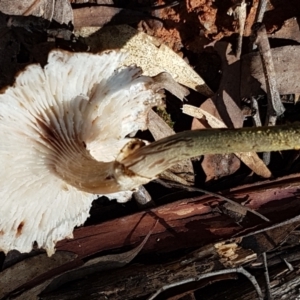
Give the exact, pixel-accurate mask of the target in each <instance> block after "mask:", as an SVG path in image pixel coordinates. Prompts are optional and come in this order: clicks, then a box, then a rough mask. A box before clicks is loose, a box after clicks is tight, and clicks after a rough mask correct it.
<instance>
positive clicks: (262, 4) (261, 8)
mask: <svg viewBox="0 0 300 300" xmlns="http://www.w3.org/2000/svg"><path fill="white" fill-rule="evenodd" d="M267 3H268V0H260V1H259V4H258V9H257V13H256V18H255V23H261V22H262V21H263V18H264V14H265V11H266V7H267Z"/></svg>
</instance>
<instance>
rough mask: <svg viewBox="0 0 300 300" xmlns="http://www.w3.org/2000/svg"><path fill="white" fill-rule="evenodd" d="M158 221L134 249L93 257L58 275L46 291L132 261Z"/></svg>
mask: <svg viewBox="0 0 300 300" xmlns="http://www.w3.org/2000/svg"><path fill="white" fill-rule="evenodd" d="M156 224H157V222H156V223H155V224H154V226H153V227H152V229H151V230H150V231H149V232H148V234H147V235H146V236H145V238H144V240H143V241H142V242H141V243H140V244H139V245H138V246H137V247H135V248H133V249H132V250H129V251H127V252H124V253H120V254H111V255H105V256H100V257H97V258H94V259H91V260H89V261H87V262H86V263H85V264H84V265H83V266H81V267H79V268H76V269H74V270H71V271H69V272H66V273H64V274H62V275H61V276H58V277H56V278H55V279H54V280H53V281H52V282H51V284H50V285H49V286H48V287H47V288H46V289H45V291H44V292H45V293H48V292H50V291H52V290H54V289H57V288H58V287H59V286H61V285H62V284H65V283H67V282H70V281H73V280H76V279H79V278H83V277H85V276H88V275H90V274H93V273H96V272H101V271H107V270H112V269H116V268H121V267H123V266H125V265H127V264H128V263H130V262H131V261H132V260H133V259H134V258H135V257H136V256H137V255H138V254H139V253H140V251H141V250H142V249H143V247H144V245H145V244H146V242H147V241H148V239H149V237H150V236H151V234H152V233H153V229H154V228H155V226H156Z"/></svg>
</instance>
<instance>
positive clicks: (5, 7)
mask: <svg viewBox="0 0 300 300" xmlns="http://www.w3.org/2000/svg"><path fill="white" fill-rule="evenodd" d="M0 11H1V12H3V13H4V14H7V15H15V16H16V15H17V16H30V15H32V16H36V17H42V18H44V19H46V20H49V21H51V20H52V19H53V20H55V21H57V22H58V23H61V24H62V23H65V24H69V22H72V23H73V12H72V7H71V4H70V1H68V0H50V1H49V0H24V1H19V0H2V1H0Z"/></svg>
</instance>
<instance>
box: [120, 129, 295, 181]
mask: <svg viewBox="0 0 300 300" xmlns="http://www.w3.org/2000/svg"><path fill="white" fill-rule="evenodd" d="M288 149H300V124H293V125H289V126H276V127H269V128H267V127H258V128H241V129H207V130H193V131H185V132H180V133H177V134H175V135H173V136H169V137H167V138H164V139H161V140H159V141H156V142H153V143H152V144H150V145H148V146H145V147H142V148H140V149H138V150H136V151H135V152H134V153H133V154H131V155H129V156H128V157H126V158H125V159H123V160H122V161H121V162H120V163H121V164H122V165H123V166H124V167H125V168H126V169H127V170H129V171H131V172H133V173H134V174H136V175H139V176H141V177H145V178H149V180H151V179H153V178H155V177H156V176H157V175H158V174H160V173H161V172H163V171H164V170H166V169H168V168H169V167H171V166H172V165H174V164H175V163H177V162H179V161H181V160H184V159H187V158H192V157H195V156H199V155H203V154H224V153H233V152H263V151H280V150H288Z"/></svg>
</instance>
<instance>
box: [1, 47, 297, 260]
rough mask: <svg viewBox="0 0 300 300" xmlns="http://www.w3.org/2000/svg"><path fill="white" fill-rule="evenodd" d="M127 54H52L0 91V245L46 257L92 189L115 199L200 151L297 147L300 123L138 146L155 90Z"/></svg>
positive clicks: (84, 214) (67, 233)
mask: <svg viewBox="0 0 300 300" xmlns="http://www.w3.org/2000/svg"><path fill="white" fill-rule="evenodd" d="M124 57H125V54H124V53H122V52H120V51H111V52H106V53H102V54H88V53H68V52H64V51H58V50H56V51H52V52H51V53H50V55H49V58H48V64H47V65H46V66H45V68H44V69H43V68H41V67H40V66H39V65H31V66H29V67H28V68H27V69H26V70H24V71H23V72H22V73H21V74H20V75H18V77H17V78H16V82H15V84H14V86H13V87H10V88H7V89H6V90H5V92H4V93H3V94H2V95H0V160H1V168H0V178H1V181H0V250H2V251H4V252H8V251H10V250H12V249H17V250H19V251H21V252H29V251H30V250H31V249H32V246H33V243H34V242H37V244H38V246H39V247H40V248H44V249H45V250H46V251H47V253H48V255H51V254H53V253H54V248H55V243H56V242H57V241H59V240H62V239H64V238H66V237H72V231H73V229H74V227H75V226H79V225H81V224H83V222H84V221H85V220H86V219H87V218H88V216H89V209H90V207H91V203H92V201H93V200H94V199H95V198H96V197H97V194H105V195H106V196H108V197H109V198H116V199H117V200H118V201H124V200H126V199H127V198H128V197H129V196H130V194H131V193H132V190H133V189H135V188H137V187H138V186H140V185H141V184H144V183H147V182H149V181H150V180H152V179H154V178H155V177H156V176H157V175H158V174H160V173H161V172H163V171H164V170H166V169H167V168H169V167H170V166H171V165H173V164H175V163H177V162H178V161H180V160H182V159H186V158H189V157H193V156H197V155H202V154H206V153H211V154H214V153H215V154H219V153H230V152H248V151H275V150H286V149H293V148H298V149H299V147H300V125H299V124H294V125H291V126H281V127H272V128H243V129H239V130H235V129H217V130H195V131H186V132H181V133H178V134H176V135H173V136H170V137H167V138H165V139H162V140H159V141H156V142H154V143H151V144H150V145H145V143H144V142H143V141H141V140H138V139H130V138H127V136H129V135H131V134H132V133H135V132H136V131H138V130H144V129H146V127H147V126H146V120H147V113H148V111H149V109H150V108H151V107H153V106H155V105H157V104H159V103H160V102H161V100H162V98H163V94H162V93H161V92H159V91H156V90H155V88H154V86H155V85H153V84H152V83H153V82H152V79H151V78H150V77H145V76H142V75H141V70H140V69H139V68H137V67H135V66H129V67H123V68H118V66H119V65H120V63H121V62H122V60H123V59H124Z"/></svg>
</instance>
